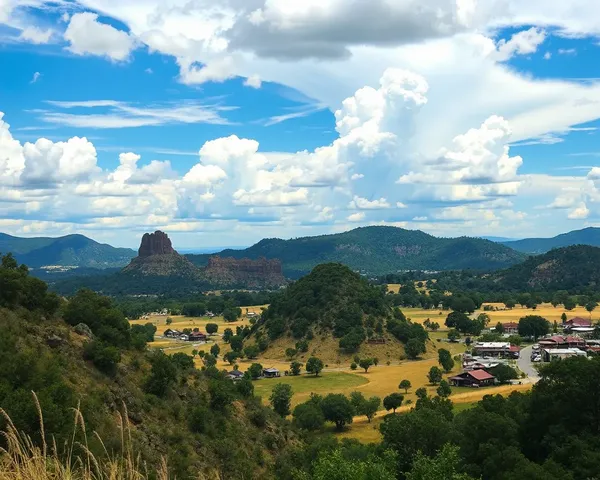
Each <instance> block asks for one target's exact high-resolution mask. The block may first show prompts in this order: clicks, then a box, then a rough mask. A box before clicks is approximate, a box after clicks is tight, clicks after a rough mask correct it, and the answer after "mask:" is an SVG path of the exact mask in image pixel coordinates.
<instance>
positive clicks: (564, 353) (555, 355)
mask: <svg viewBox="0 0 600 480" xmlns="http://www.w3.org/2000/svg"><path fill="white" fill-rule="evenodd" d="M543 356H544V361H545V362H551V361H552V360H563V359H565V358H569V357H577V356H582V357H585V356H587V353H586V352H584V351H583V350H580V349H578V348H545V349H544V350H543Z"/></svg>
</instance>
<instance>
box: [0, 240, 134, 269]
mask: <svg viewBox="0 0 600 480" xmlns="http://www.w3.org/2000/svg"><path fill="white" fill-rule="evenodd" d="M0 252H2V253H8V252H12V253H13V254H14V256H15V258H16V259H17V261H18V262H19V263H24V264H26V265H28V266H29V267H30V268H34V269H35V268H39V267H43V266H47V265H58V266H69V267H87V268H97V269H104V268H114V267H123V266H125V265H126V264H127V263H128V262H129V261H130V260H131V259H132V258H133V257H134V256H135V252H134V251H133V250H131V249H129V248H115V247H112V246H110V245H107V244H103V243H98V242H96V241H94V240H92V239H90V238H88V237H85V236H83V235H66V236H64V237H58V238H48V237H37V238H21V237H13V236H11V235H7V234H4V233H0Z"/></svg>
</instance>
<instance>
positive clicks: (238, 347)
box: [229, 335, 244, 352]
mask: <svg viewBox="0 0 600 480" xmlns="http://www.w3.org/2000/svg"><path fill="white" fill-rule="evenodd" d="M229 346H230V347H231V349H232V350H233V351H234V352H241V351H242V349H243V348H244V339H243V338H242V337H241V336H240V335H234V336H233V337H231V338H230V339H229Z"/></svg>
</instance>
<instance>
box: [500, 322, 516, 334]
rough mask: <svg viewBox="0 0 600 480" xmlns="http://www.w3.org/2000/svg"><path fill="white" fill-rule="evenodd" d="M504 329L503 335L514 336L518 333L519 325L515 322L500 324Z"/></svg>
mask: <svg viewBox="0 0 600 480" xmlns="http://www.w3.org/2000/svg"><path fill="white" fill-rule="evenodd" d="M502 326H503V327H504V333H508V334H509V335H515V334H518V333H519V324H518V323H517V322H508V323H504V324H502Z"/></svg>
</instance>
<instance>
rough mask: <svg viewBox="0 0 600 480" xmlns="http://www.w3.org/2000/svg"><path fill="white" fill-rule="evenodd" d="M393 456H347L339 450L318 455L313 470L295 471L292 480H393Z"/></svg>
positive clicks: (388, 453) (394, 476)
mask: <svg viewBox="0 0 600 480" xmlns="http://www.w3.org/2000/svg"><path fill="white" fill-rule="evenodd" d="M394 465H395V457H394V455H393V454H392V453H391V452H384V454H383V455H382V456H380V457H375V456H369V457H367V458H365V459H361V458H356V459H352V458H347V457H346V456H345V455H343V453H342V451H341V450H335V451H333V452H328V453H327V454H323V455H321V456H319V457H318V459H317V460H316V462H315V466H314V472H313V474H312V475H309V474H308V473H306V472H299V471H298V472H296V474H295V477H294V480H395V479H396V474H395V472H394V470H395V468H394Z"/></svg>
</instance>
